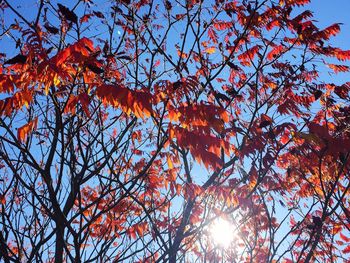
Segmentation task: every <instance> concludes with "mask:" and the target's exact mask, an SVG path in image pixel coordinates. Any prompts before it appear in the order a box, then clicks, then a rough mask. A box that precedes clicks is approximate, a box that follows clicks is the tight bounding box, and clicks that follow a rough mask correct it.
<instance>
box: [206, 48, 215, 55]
mask: <svg viewBox="0 0 350 263" xmlns="http://www.w3.org/2000/svg"><path fill="white" fill-rule="evenodd" d="M204 51H205V52H207V53H208V54H214V53H215V52H216V48H215V47H208V48H206V49H205V50H204Z"/></svg>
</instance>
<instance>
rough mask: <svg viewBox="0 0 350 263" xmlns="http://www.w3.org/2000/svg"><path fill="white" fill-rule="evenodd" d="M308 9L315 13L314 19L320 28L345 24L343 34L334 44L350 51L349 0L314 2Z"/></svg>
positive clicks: (317, 0)
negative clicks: (334, 24) (336, 23)
mask: <svg viewBox="0 0 350 263" xmlns="http://www.w3.org/2000/svg"><path fill="white" fill-rule="evenodd" d="M307 7H308V9H310V10H312V11H313V12H314V18H315V20H317V21H318V23H317V24H318V25H319V27H320V28H322V27H326V26H327V25H330V24H333V23H335V22H338V23H343V26H342V32H341V33H340V34H339V35H338V36H337V37H336V38H335V39H334V43H335V44H336V45H338V46H340V47H343V48H347V49H350V15H349V10H350V1H349V0H332V1H329V0H314V1H312V2H311V4H310V5H308V6H307Z"/></svg>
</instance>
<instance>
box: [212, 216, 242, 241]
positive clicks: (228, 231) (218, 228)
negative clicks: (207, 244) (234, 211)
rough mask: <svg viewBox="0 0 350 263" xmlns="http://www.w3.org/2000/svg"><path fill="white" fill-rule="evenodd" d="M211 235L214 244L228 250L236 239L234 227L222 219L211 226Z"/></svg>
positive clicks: (216, 220)
mask: <svg viewBox="0 0 350 263" xmlns="http://www.w3.org/2000/svg"><path fill="white" fill-rule="evenodd" d="M209 233H210V238H211V239H212V242H213V243H214V244H215V245H216V246H219V247H222V248H228V247H229V246H230V245H231V244H232V242H233V241H234V239H235V237H236V231H235V228H234V225H233V224H232V223H231V222H230V221H228V220H226V219H224V218H222V217H219V218H217V219H215V220H214V221H213V222H212V223H211V224H210V226H209Z"/></svg>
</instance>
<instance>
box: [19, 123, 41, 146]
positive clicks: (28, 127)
mask: <svg viewBox="0 0 350 263" xmlns="http://www.w3.org/2000/svg"><path fill="white" fill-rule="evenodd" d="M37 125H38V117H36V118H35V119H34V120H32V121H30V122H28V123H27V124H25V125H23V126H22V127H20V128H18V130H17V138H18V140H19V141H21V142H24V141H25V140H26V139H27V137H28V135H29V133H31V132H32V131H33V130H36V127H37Z"/></svg>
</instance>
